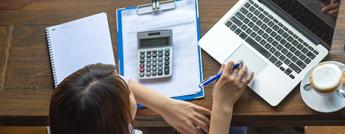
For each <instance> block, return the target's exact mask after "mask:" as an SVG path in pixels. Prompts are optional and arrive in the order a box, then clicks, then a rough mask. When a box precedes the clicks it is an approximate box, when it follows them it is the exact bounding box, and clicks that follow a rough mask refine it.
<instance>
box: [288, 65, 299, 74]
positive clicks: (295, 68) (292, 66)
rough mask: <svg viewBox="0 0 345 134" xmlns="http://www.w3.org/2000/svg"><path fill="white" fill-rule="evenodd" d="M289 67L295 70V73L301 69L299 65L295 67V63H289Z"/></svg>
mask: <svg viewBox="0 0 345 134" xmlns="http://www.w3.org/2000/svg"><path fill="white" fill-rule="evenodd" d="M289 67H290V68H291V69H292V70H293V71H295V72H296V73H300V72H301V71H302V70H301V69H300V68H299V67H297V66H296V65H295V63H290V64H289Z"/></svg>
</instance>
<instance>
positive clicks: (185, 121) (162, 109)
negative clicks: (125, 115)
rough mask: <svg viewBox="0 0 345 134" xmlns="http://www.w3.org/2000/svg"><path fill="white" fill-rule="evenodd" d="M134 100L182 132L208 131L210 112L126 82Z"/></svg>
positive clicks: (198, 132)
mask: <svg viewBox="0 0 345 134" xmlns="http://www.w3.org/2000/svg"><path fill="white" fill-rule="evenodd" d="M128 86H129V88H130V89H131V90H132V91H133V93H134V96H135V98H136V100H137V101H138V102H139V103H142V104H144V105H145V106H146V107H148V108H150V109H152V110H153V111H155V112H157V113H159V114H160V115H161V116H162V117H163V118H164V119H165V120H166V121H167V122H168V123H169V124H170V125H172V126H173V127H174V128H175V129H176V130H177V131H179V132H180V133H182V134H200V129H198V127H199V128H201V129H203V130H204V131H205V132H208V129H209V127H208V126H209V122H210V121H209V119H208V116H209V115H210V114H211V112H210V111H209V110H208V109H206V108H203V107H200V106H197V105H194V104H192V103H189V102H185V101H179V100H173V99H171V98H168V97H164V96H162V95H160V94H159V93H157V92H155V91H153V90H151V89H149V88H147V87H145V86H143V85H141V84H139V83H137V82H134V81H129V82H128Z"/></svg>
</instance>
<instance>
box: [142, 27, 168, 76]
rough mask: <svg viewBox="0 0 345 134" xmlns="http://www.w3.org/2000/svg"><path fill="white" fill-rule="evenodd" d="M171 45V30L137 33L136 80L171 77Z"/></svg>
mask: <svg viewBox="0 0 345 134" xmlns="http://www.w3.org/2000/svg"><path fill="white" fill-rule="evenodd" d="M172 45H173V42H172V30H157V31H145V32H138V78H139V79H141V80H145V79H158V78H168V77H171V75H172V65H173V63H172V61H173V60H172V57H173V47H172Z"/></svg>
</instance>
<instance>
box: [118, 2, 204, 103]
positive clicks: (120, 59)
mask: <svg viewBox="0 0 345 134" xmlns="http://www.w3.org/2000/svg"><path fill="white" fill-rule="evenodd" d="M179 1H182V0H176V2H179ZM137 9H138V6H129V7H126V8H119V9H117V10H116V22H117V39H118V47H117V49H118V65H119V73H120V75H124V69H125V68H124V58H123V35H122V34H123V32H122V12H123V11H125V10H137ZM195 9H196V11H195V14H196V24H197V25H196V29H197V38H198V40H200V21H199V8H198V0H195ZM195 45H198V44H195ZM198 54H199V55H198V57H199V68H200V82H201V81H202V80H203V72H202V70H203V69H202V60H201V48H200V47H199V46H198ZM203 97H205V92H204V89H203V88H201V90H200V92H198V93H196V94H192V95H186V96H178V97H172V98H174V99H177V100H194V99H200V98H203ZM138 107H139V108H142V107H143V105H138Z"/></svg>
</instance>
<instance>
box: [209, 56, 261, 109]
mask: <svg viewBox="0 0 345 134" xmlns="http://www.w3.org/2000/svg"><path fill="white" fill-rule="evenodd" d="M233 66H234V62H232V61H231V62H229V63H228V64H227V65H222V67H221V69H220V70H219V72H223V74H222V76H221V77H220V79H219V80H218V81H217V83H216V84H215V85H214V87H213V105H215V106H219V107H222V109H224V110H226V111H229V112H230V111H232V108H233V106H234V105H235V103H236V102H237V100H238V99H239V98H240V97H241V96H242V94H243V92H244V91H245V89H246V87H247V85H248V83H249V82H250V81H251V80H252V79H253V75H254V73H250V74H249V75H248V76H247V66H246V65H242V66H241V67H240V68H238V69H235V70H233Z"/></svg>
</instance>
